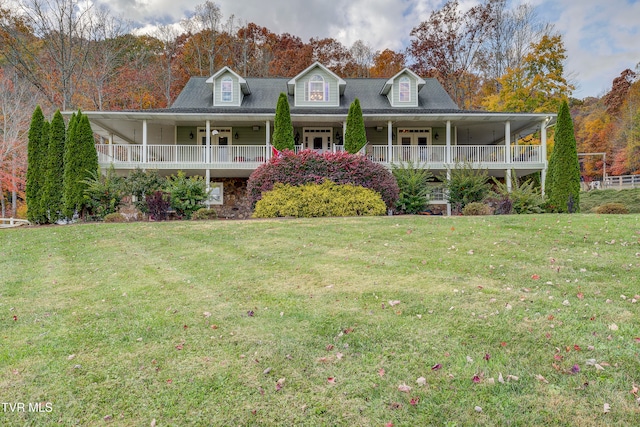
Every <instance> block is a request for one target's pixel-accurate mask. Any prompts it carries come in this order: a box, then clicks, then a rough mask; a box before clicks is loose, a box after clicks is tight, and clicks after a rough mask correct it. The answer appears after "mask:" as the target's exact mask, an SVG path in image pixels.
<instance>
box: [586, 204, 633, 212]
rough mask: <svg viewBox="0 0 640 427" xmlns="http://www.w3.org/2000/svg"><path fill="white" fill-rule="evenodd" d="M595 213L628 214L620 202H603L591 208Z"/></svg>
mask: <svg viewBox="0 0 640 427" xmlns="http://www.w3.org/2000/svg"><path fill="white" fill-rule="evenodd" d="M593 211H594V212H595V213H597V214H628V213H629V209H627V207H626V206H625V205H623V204H622V203H605V204H604V205H600V206H598V207H596V208H594V209H593Z"/></svg>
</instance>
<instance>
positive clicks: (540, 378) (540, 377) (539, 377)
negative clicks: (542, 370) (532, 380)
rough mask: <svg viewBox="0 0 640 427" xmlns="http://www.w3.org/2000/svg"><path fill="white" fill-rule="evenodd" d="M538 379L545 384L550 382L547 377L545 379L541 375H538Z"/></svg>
mask: <svg viewBox="0 0 640 427" xmlns="http://www.w3.org/2000/svg"><path fill="white" fill-rule="evenodd" d="M536 379H537V380H538V381H541V382H543V383H545V384H549V381H547V379H546V378H545V377H543V376H542V375H540V374H537V375H536Z"/></svg>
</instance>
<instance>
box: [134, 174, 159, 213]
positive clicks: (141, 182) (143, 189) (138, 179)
mask: <svg viewBox="0 0 640 427" xmlns="http://www.w3.org/2000/svg"><path fill="white" fill-rule="evenodd" d="M166 185H167V179H166V178H164V177H162V176H160V174H159V173H158V171H157V170H146V171H143V170H142V169H135V170H134V171H132V172H131V173H130V174H129V176H128V177H127V179H126V191H127V193H128V194H131V195H132V196H134V197H135V206H136V208H138V210H139V211H140V212H142V213H149V211H148V210H147V201H146V197H147V196H150V195H151V194H153V193H155V192H156V191H160V190H162V189H164V187H165V186H166Z"/></svg>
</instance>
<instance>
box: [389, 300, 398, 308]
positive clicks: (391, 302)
mask: <svg viewBox="0 0 640 427" xmlns="http://www.w3.org/2000/svg"><path fill="white" fill-rule="evenodd" d="M398 304H400V301H398V300H393V301H389V305H390V306H391V307H393V306H394V305H398Z"/></svg>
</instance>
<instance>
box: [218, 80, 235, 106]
mask: <svg viewBox="0 0 640 427" xmlns="http://www.w3.org/2000/svg"><path fill="white" fill-rule="evenodd" d="M220 94H221V101H222V102H231V101H233V80H231V77H225V78H223V79H222V81H221V82H220Z"/></svg>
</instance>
